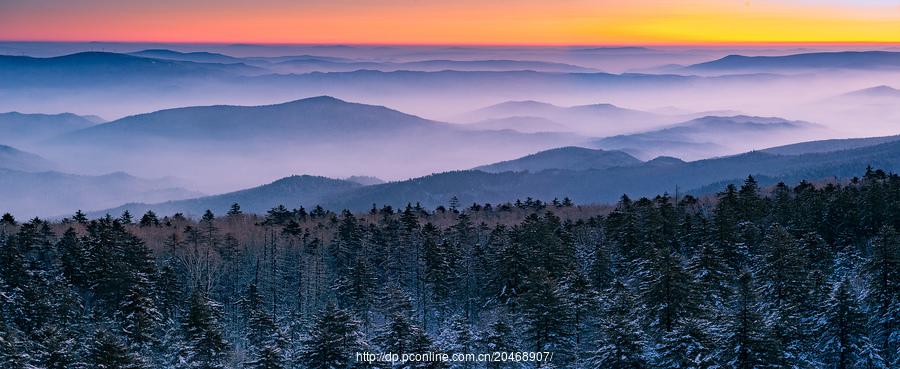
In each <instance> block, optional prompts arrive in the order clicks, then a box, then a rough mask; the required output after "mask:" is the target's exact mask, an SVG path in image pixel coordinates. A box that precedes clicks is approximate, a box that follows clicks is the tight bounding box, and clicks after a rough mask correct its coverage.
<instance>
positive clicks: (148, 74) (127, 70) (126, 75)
mask: <svg viewBox="0 0 900 369" xmlns="http://www.w3.org/2000/svg"><path fill="white" fill-rule="evenodd" d="M247 74H260V70H259V69H258V68H256V67H251V66H248V65H243V64H220V63H197V62H191V61H179V60H166V59H153V58H146V57H140V56H134V55H128V54H119V53H109V52H96V51H90V52H81V53H75V54H69V55H63V56H57V57H50V58H34V57H28V56H12V55H0V87H19V86H24V87H37V86H51V85H52V86H69V85H78V86H81V85H83V84H86V83H102V84H109V83H114V84H120V83H122V82H125V81H130V82H135V83H136V82H155V81H157V80H159V79H178V78H188V79H202V78H210V77H225V76H228V75H247Z"/></svg>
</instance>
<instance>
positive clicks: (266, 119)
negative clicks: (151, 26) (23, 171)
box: [59, 96, 450, 143]
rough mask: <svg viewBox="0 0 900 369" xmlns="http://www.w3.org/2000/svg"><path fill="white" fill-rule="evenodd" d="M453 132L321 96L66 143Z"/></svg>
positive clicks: (118, 129)
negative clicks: (427, 129) (428, 129)
mask: <svg viewBox="0 0 900 369" xmlns="http://www.w3.org/2000/svg"><path fill="white" fill-rule="evenodd" d="M423 127H434V128H439V129H440V128H449V127H450V126H449V125H446V124H443V123H438V122H434V121H429V120H426V119H422V118H419V117H416V116H413V115H409V114H404V113H401V112H398V111H396V110H391V109H388V108H385V107H381V106H375V105H366V104H356V103H349V102H346V101H343V100H339V99H336V98H333V97H330V96H318V97H312V98H306V99H301V100H296V101H291V102H286V103H281V104H273V105H261V106H234V105H214V106H198V107H186V108H175V109H167V110H160V111H157V112H152V113H146V114H139V115H134V116H130V117H125V118H122V119H119V120H115V121H112V122H108V123H104V124H100V125H97V126H94V127H91V128H88V129H84V130H80V131H78V132H73V133H70V134H68V135H66V136H64V137H61V138H60V139H59V141H65V142H67V143H77V142H101V141H110V140H115V141H117V142H119V143H122V142H128V141H132V140H133V139H135V138H138V139H147V138H154V137H156V138H165V139H173V140H190V139H204V140H213V139H242V140H246V139H253V138H263V137H266V138H269V139H273V140H277V139H280V138H284V139H288V140H289V139H294V138H298V135H300V136H309V137H316V136H322V135H325V136H333V135H350V136H353V135H359V134H374V133H377V132H381V134H385V135H386V134H390V133H391V132H394V131H397V130H401V129H417V128H423Z"/></svg>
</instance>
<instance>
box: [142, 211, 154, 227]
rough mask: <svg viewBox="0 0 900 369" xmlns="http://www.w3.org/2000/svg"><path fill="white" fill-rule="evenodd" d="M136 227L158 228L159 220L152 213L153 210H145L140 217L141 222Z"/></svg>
mask: <svg viewBox="0 0 900 369" xmlns="http://www.w3.org/2000/svg"><path fill="white" fill-rule="evenodd" d="M138 225H140V226H141V227H150V226H154V227H159V218H157V217H156V213H154V212H153V210H147V212H146V213H144V215H143V216H142V217H141V221H140V222H138Z"/></svg>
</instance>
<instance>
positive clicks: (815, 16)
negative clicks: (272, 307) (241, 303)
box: [0, 0, 900, 44]
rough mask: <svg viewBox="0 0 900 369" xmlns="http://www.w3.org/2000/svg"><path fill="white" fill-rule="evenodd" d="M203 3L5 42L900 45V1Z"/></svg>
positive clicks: (8, 33)
mask: <svg viewBox="0 0 900 369" xmlns="http://www.w3.org/2000/svg"><path fill="white" fill-rule="evenodd" d="M97 1H99V0H93V1H88V3H91V2H94V3H96V2H97ZM39 2H41V3H46V2H52V0H41V1H39ZM195 2H202V0H185V1H184V3H186V4H189V5H190V6H189V5H171V6H168V7H167V6H164V5H159V4H157V5H141V4H134V3H130V2H123V3H128V4H125V5H111V3H109V2H100V3H98V4H102V5H103V6H100V5H97V6H95V7H79V6H77V4H71V3H70V4H66V5H65V6H64V5H60V6H59V7H31V8H30V7H28V6H27V5H19V6H18V7H17V6H16V5H3V4H0V24H3V25H4V26H3V27H0V39H5V40H46V41H50V40H55V41H135V42H137V41H160V42H225V43H233V42H246V43H356V44H638V43H639V44H716V43H897V42H900V2H898V3H897V4H889V3H882V2H877V1H876V2H872V4H869V5H864V6H858V5H851V4H848V3H846V2H840V1H834V0H831V1H824V2H821V3H816V2H811V1H793V2H774V1H757V2H750V1H715V0H682V1H674V0H640V1H631V2H616V1H610V0H594V1H589V0H558V1H556V2H548V1H538V0H520V1H513V0H484V1H475V0H458V1H457V2H453V3H450V2H435V1H412V2H410V1H402V0H386V1H385V2H384V3H381V2H379V1H375V0H335V1H334V2H333V3H330V2H327V1H323V2H314V3H312V4H309V3H302V4H300V3H296V2H286V1H279V0H263V1H259V3H260V4H263V3H269V5H271V6H263V5H260V6H252V3H240V2H239V1H237V0H232V1H224V2H223V3H222V4H223V5H222V6H215V7H213V6H207V7H203V6H201V5H203V4H201V3H195ZM273 2H274V3H277V4H274V3H273ZM24 3H28V2H24ZM72 3H78V2H72ZM232 3H233V4H232ZM788 3H792V4H788ZM172 4H177V2H173V3H172ZM213 4H215V2H213ZM229 4H231V6H228V5H229ZM129 6H130V7H129ZM4 7H12V8H10V9H5V8H4Z"/></svg>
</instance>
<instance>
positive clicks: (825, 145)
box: [761, 135, 900, 155]
mask: <svg viewBox="0 0 900 369" xmlns="http://www.w3.org/2000/svg"><path fill="white" fill-rule="evenodd" d="M894 141H900V135H897V136H884V137H864V138H841V139H832V140H820V141H809V142H800V143H796V144H790V145H783V146H777V147H771V148H768V149H765V150H761V151H763V152H767V153H770V154H778V155H800V154H812V153H822V152H832V151H841V150H850V149H856V148H860V147H867V146H875V145H880V144H883V143H887V142H894Z"/></svg>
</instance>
